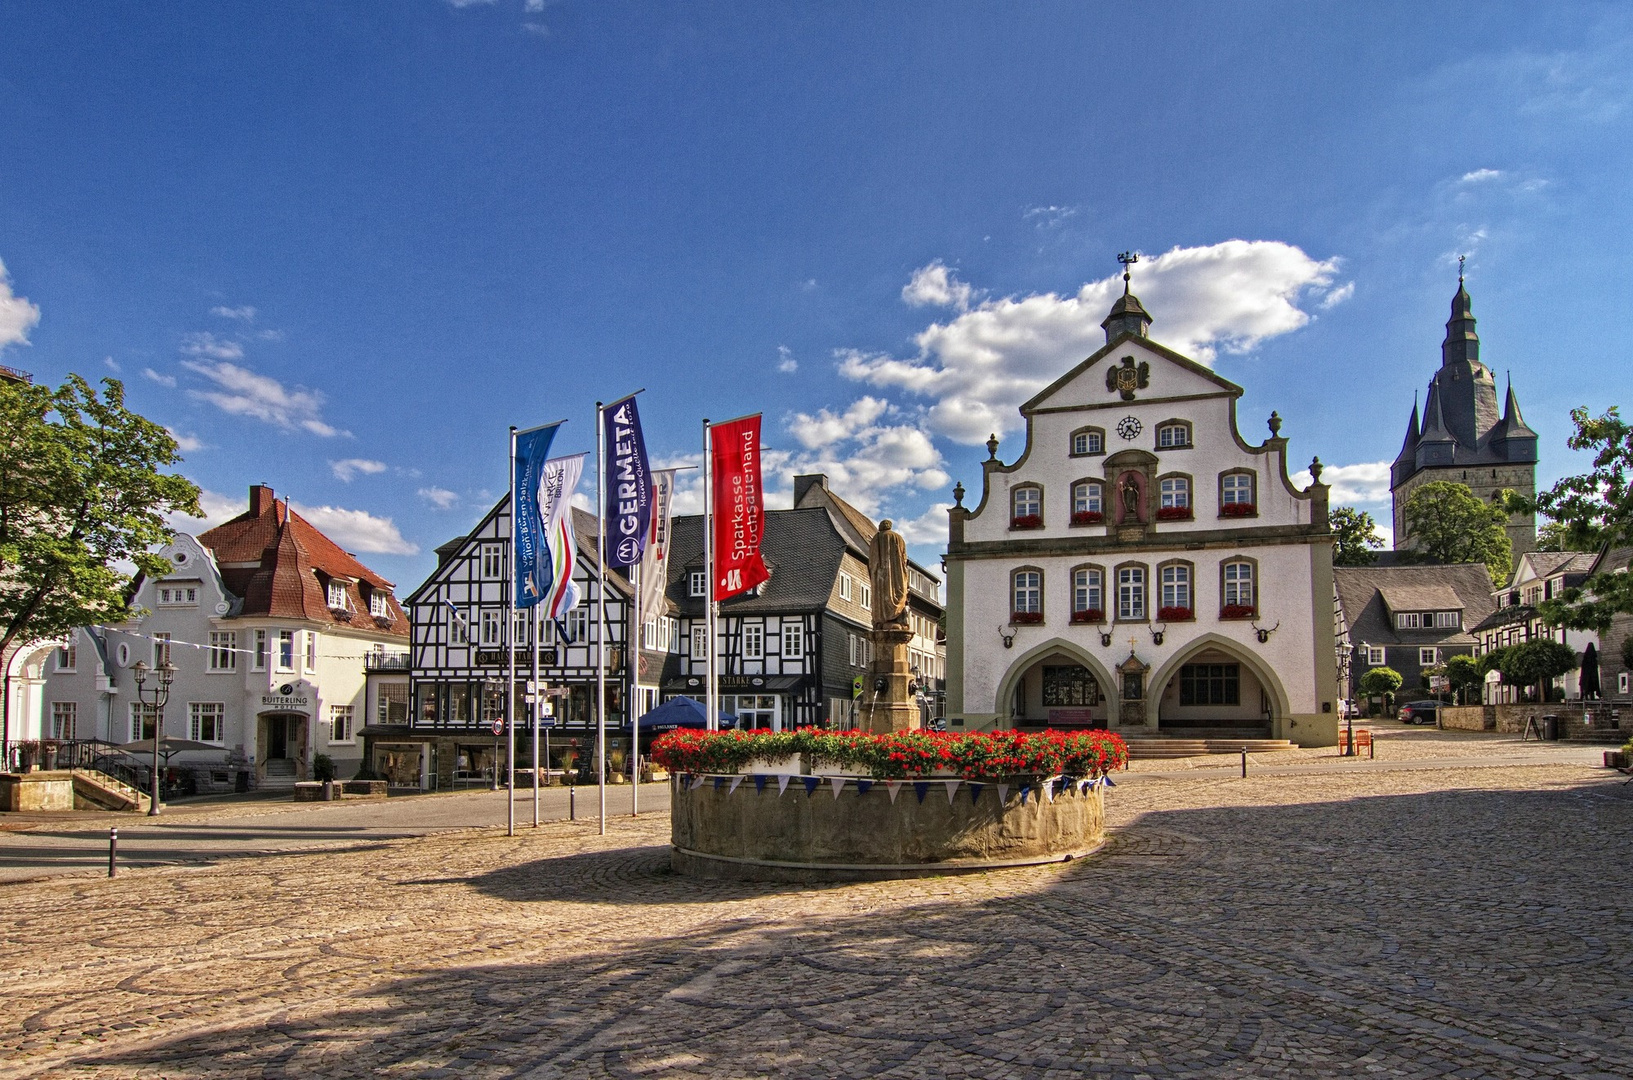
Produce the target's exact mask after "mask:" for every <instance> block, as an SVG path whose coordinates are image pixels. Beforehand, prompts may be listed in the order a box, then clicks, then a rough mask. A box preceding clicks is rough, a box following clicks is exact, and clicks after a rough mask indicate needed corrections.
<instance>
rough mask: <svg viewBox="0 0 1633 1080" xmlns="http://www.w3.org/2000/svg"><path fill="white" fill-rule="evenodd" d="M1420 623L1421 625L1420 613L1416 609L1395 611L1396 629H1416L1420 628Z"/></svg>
mask: <svg viewBox="0 0 1633 1080" xmlns="http://www.w3.org/2000/svg"><path fill="white" fill-rule="evenodd" d="M1418 625H1419V620H1418V613H1417V612H1415V611H1399V612H1396V613H1395V629H1397V630H1416V629H1418Z"/></svg>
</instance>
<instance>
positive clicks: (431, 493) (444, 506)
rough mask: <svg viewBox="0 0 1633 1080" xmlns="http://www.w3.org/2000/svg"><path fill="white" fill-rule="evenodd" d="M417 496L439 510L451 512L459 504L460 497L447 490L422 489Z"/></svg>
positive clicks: (436, 488) (437, 488) (435, 488)
mask: <svg viewBox="0 0 1633 1080" xmlns="http://www.w3.org/2000/svg"><path fill="white" fill-rule="evenodd" d="M415 494H417V495H419V497H420V498H422V499H424V500H425V501H426V502H428V503H430V504H431V505H432V506H434V507H436V508H437V509H438V510H451V509H453V506H454V504H455V503H457V502H459V495H458V493H456V492H452V491H449V490H448V489H447V488H439V487H422V488H420V490H419V491H417V492H416V493H415Z"/></svg>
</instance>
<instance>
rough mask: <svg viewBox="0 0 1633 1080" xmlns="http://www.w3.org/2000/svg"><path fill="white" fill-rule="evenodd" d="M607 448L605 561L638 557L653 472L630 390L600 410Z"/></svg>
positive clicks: (625, 562)
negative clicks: (624, 395) (628, 394)
mask: <svg viewBox="0 0 1633 1080" xmlns="http://www.w3.org/2000/svg"><path fill="white" fill-rule="evenodd" d="M602 418H603V419H602V428H603V430H604V431H605V432H606V440H607V448H606V462H607V544H606V552H607V565H608V566H626V567H627V566H634V565H635V564H636V563H638V562H640V561H641V552H642V551H643V550H645V548H646V539H647V534H648V531H649V530H650V529H651V526H652V473H651V471H650V470H649V469H648V467H647V460H646V440H645V438H644V437H643V436H642V435H641V414H640V412H639V411H638V410H637V409H636V408H635V396H634V395H633V394H632V395H630V396H629V397H627V398H625V399H624V400H622V401H615V402H613V403H612V404H611V405H608V406H607V407H606V408H604V409H603V410H602Z"/></svg>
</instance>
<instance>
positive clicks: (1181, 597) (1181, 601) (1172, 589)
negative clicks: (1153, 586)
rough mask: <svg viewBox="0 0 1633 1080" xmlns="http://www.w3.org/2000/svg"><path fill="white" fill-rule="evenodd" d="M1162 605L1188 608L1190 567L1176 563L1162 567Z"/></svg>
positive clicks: (1189, 599)
mask: <svg viewBox="0 0 1633 1080" xmlns="http://www.w3.org/2000/svg"><path fill="white" fill-rule="evenodd" d="M1161 606H1162V607H1165V608H1187V609H1188V608H1190V606H1191V568H1190V567H1189V566H1185V565H1183V564H1179V563H1176V564H1174V565H1171V566H1165V567H1163V568H1162V604H1161Z"/></svg>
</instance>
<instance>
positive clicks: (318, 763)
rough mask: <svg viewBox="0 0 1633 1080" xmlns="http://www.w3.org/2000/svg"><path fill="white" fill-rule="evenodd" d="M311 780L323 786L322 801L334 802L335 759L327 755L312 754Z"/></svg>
mask: <svg viewBox="0 0 1633 1080" xmlns="http://www.w3.org/2000/svg"><path fill="white" fill-rule="evenodd" d="M312 779H314V780H316V781H317V782H318V783H320V784H322V785H323V801H324V802H332V801H334V797H335V759H334V758H332V757H330V756H329V755H328V754H313V755H312Z"/></svg>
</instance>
